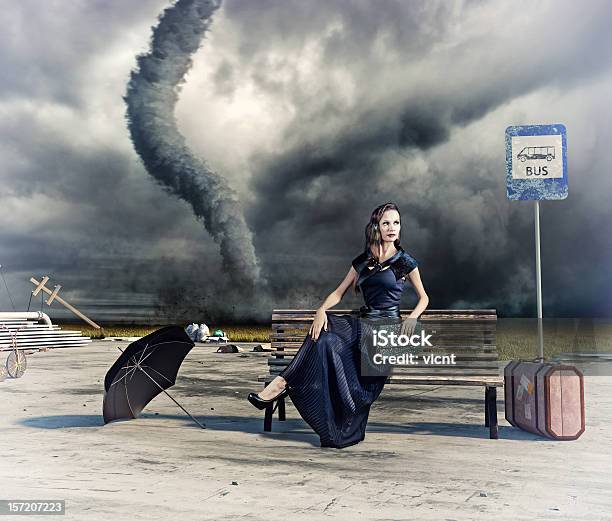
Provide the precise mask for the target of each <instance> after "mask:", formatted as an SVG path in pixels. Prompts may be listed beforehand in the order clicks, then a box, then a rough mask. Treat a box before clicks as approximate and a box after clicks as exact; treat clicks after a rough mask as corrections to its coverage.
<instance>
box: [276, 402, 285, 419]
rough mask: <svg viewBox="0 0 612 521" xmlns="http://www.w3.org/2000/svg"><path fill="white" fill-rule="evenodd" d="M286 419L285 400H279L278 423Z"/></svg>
mask: <svg viewBox="0 0 612 521" xmlns="http://www.w3.org/2000/svg"><path fill="white" fill-rule="evenodd" d="M285 419H286V416H285V399H284V398H281V399H280V400H278V421H281V422H284V421H285Z"/></svg>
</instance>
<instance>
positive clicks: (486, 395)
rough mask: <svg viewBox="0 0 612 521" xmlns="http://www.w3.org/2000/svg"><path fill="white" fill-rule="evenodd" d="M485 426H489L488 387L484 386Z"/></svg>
mask: <svg viewBox="0 0 612 521" xmlns="http://www.w3.org/2000/svg"><path fill="white" fill-rule="evenodd" d="M484 402H485V427H488V426H489V388H488V387H485V399H484Z"/></svg>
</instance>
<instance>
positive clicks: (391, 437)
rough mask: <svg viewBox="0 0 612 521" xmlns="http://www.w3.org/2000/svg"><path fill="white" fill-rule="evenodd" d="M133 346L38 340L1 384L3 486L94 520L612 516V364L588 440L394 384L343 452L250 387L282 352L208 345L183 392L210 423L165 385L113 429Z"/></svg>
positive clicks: (461, 395) (471, 392) (459, 394)
mask: <svg viewBox="0 0 612 521" xmlns="http://www.w3.org/2000/svg"><path fill="white" fill-rule="evenodd" d="M126 345H127V342H116V341H115V342H114V341H111V340H104V341H95V342H94V343H93V344H92V345H90V346H88V347H85V348H80V349H64V350H55V351H49V352H46V353H36V354H34V355H32V356H30V357H29V358H28V362H29V367H28V369H27V371H26V373H25V375H24V376H23V377H22V378H20V379H16V380H11V379H7V380H6V381H4V382H0V499H36V498H38V499H47V500H49V499H54V500H59V499H65V500H66V515H65V517H64V519H78V520H81V519H83V520H85V519H87V520H109V519H112V520H115V521H119V520H140V519H159V520H174V519H180V520H192V519H193V520H204V519H206V520H232V521H233V520H237V519H245V520H256V519H262V520H263V519H266V520H276V519H279V520H280V519H282V520H294V519H309V520H317V519H350V520H358V519H359V520H360V519H366V520H383V519H385V520H386V519H392V520H399V519H413V520H419V521H423V520H430V519H432V520H434V519H435V520H480V519H482V520H491V519H502V520H503V519H508V520H517V519H530V520H531V519H538V520H539V519H541V520H556V519H560V520H561V519H563V520H571V521H577V520H586V519H588V520H612V494H611V491H612V471H611V470H610V469H612V444H611V441H612V377H610V376H587V377H586V378H585V380H586V382H585V392H586V401H587V430H586V432H585V434H583V436H582V437H581V438H580V439H579V440H577V441H573V442H555V441H549V440H546V439H541V438H538V437H536V436H534V435H531V434H527V433H524V432H521V431H519V430H517V429H514V428H513V427H511V426H509V425H508V424H507V423H506V422H505V420H504V419H503V396H499V418H500V426H501V427H500V438H501V439H499V440H490V439H488V429H486V428H485V427H484V426H483V401H482V398H483V394H484V393H483V391H482V389H480V388H466V387H452V386H445V387H441V388H432V387H423V386H416V387H407V386H397V385H396V386H390V385H389V386H387V387H386V388H385V390H384V391H383V394H382V396H381V398H380V399H379V400H378V401H377V402H376V404H375V405H374V406H373V408H372V412H371V415H370V422H369V424H368V432H367V436H366V439H365V441H364V442H362V443H360V444H359V445H356V446H353V447H349V448H347V449H343V450H336V449H321V448H320V447H319V446H318V437H317V436H316V435H315V434H314V433H313V432H312V431H311V430H310V429H309V427H308V426H307V425H306V424H305V423H304V422H303V421H302V420H301V419H300V418H299V416H298V414H297V412H296V411H295V409H294V408H293V406H292V405H288V408H287V413H288V420H287V421H286V422H282V423H279V422H276V421H275V423H274V427H273V429H274V432H272V433H266V434H264V433H263V432H262V428H263V426H262V423H263V422H262V414H261V413H260V412H259V411H257V410H255V409H254V408H253V407H252V406H251V405H250V404H249V403H248V402H247V401H246V395H247V393H248V392H249V391H250V390H252V389H259V388H260V387H261V384H257V383H256V377H257V376H258V375H260V374H263V373H264V372H265V371H266V357H267V354H266V353H251V352H243V353H238V354H217V353H215V352H214V351H215V349H216V347H215V346H211V345H203V344H199V345H197V346H196V347H195V348H194V349H193V350H192V351H191V353H190V355H189V357H188V358H187V359H186V360H185V362H184V364H183V366H182V368H181V371H180V372H179V377H178V380H177V384H176V385H175V386H174V387H173V388H171V389H170V391H169V392H170V394H172V395H173V396H174V397H175V398H176V399H178V400H179V401H180V402H181V403H182V404H183V405H184V406H185V407H186V408H187V409H188V410H190V411H191V412H192V413H194V414H195V415H196V416H197V417H198V418H199V419H201V420H202V421H204V422H206V426H207V429H206V430H202V429H200V428H198V427H197V426H196V425H195V424H194V423H193V422H192V421H191V420H189V418H187V417H185V415H184V414H183V413H182V412H181V411H180V409H178V408H177V407H176V406H175V405H174V404H173V403H172V401H170V400H169V399H168V398H167V397H165V396H164V395H163V394H162V395H160V396H158V397H157V398H155V399H154V400H153V401H152V402H151V403H150V404H149V406H148V407H147V408H146V409H145V411H144V412H143V414H142V416H141V417H140V418H139V419H137V420H132V421H126V422H119V423H113V424H109V425H106V426H104V425H103V422H102V416H101V412H102V397H103V378H104V375H105V373H106V371H107V369H108V368H109V367H110V365H111V364H112V362H113V361H114V360H115V359H116V357H117V356H118V354H119V351H118V350H117V347H118V346H119V347H122V348H123V347H125V346H126ZM608 374H610V373H608ZM18 518H19V516H17V517H16V518H14V519H18Z"/></svg>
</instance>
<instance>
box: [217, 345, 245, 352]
mask: <svg viewBox="0 0 612 521" xmlns="http://www.w3.org/2000/svg"><path fill="white" fill-rule="evenodd" d="M216 352H217V353H239V352H240V348H239V347H238V346H235V345H234V344H226V345H223V346H219V349H217V351H216Z"/></svg>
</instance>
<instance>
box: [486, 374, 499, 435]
mask: <svg viewBox="0 0 612 521" xmlns="http://www.w3.org/2000/svg"><path fill="white" fill-rule="evenodd" d="M485 396H486V398H485V401H486V402H487V405H486V408H487V412H488V415H487V416H488V418H489V424H488V427H489V438H491V439H492V440H497V439H499V432H498V429H497V388H496V387H494V386H493V387H487V390H486V391H485Z"/></svg>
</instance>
